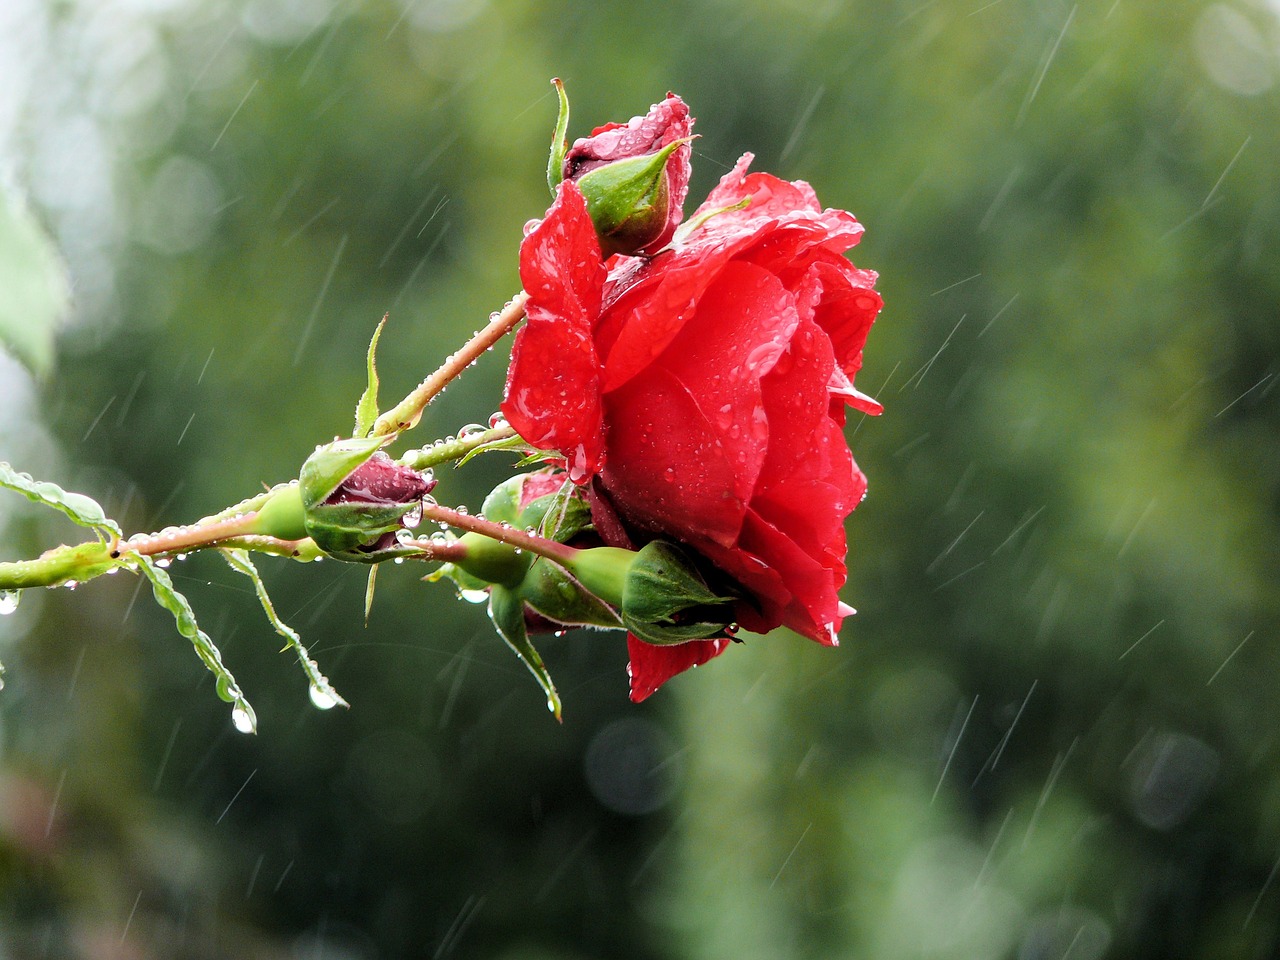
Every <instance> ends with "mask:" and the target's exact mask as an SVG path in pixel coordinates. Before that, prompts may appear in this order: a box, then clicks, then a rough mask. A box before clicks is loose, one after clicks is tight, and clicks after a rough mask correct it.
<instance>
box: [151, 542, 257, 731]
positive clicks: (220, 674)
mask: <svg viewBox="0 0 1280 960" xmlns="http://www.w3.org/2000/svg"><path fill="white" fill-rule="evenodd" d="M129 559H130V560H131V561H133V562H134V563H136V564H137V565H138V569H139V570H141V571H142V574H143V576H145V577H146V578H147V579H148V580H150V581H151V592H152V593H153V594H154V595H155V598H156V603H158V604H160V606H162V607H164V608H165V609H166V610H168V611H169V612H170V613H172V614H173V620H174V623H175V624H176V625H177V627H178V632H179V633H180V634H182V635H183V636H184V637H186V638H187V639H188V640H190V641H191V645H192V646H193V647H195V649H196V655H197V656H198V657H199V658H200V659H201V661H203V663H204V665H205V666H206V667H208V669H209V672H210V673H212V674H213V678H214V683H215V685H216V688H217V691H218V697H219V698H220V699H222V700H224V701H226V702H227V703H230V704H232V711H231V719H232V722H234V723H235V725H236V729H237V730H239V731H240V732H241V733H257V732H258V717H257V714H255V713H254V712H253V707H251V706H249V701H248V700H246V699H245V696H244V694H243V693H242V692H241V691H240V685H239V684H238V683H236V678H235V677H234V676H232V674H231V671H230V670H228V669H227V668H226V667H225V666H224V665H223V663H222V654H220V653H219V652H218V648H217V647H216V646H214V644H213V641H212V640H210V639H209V635H208V634H207V633H205V632H204V631H203V630H201V629H200V625H199V624H198V623H196V615H195V613H194V612H193V611H192V609H191V604H190V603H188V602H187V598H186V597H184V596H183V595H182V594H180V593H179V592H178V591H177V590H175V589H174V586H173V581H172V580H170V579H169V574H167V573H166V572H165V571H164V570H163V569H161V568H160V567H159V566H158V565H157V564H156V562H155V561H154V560H152V559H151V558H150V557H148V556H144V555H142V554H136V553H135V554H131V555H130V557H129Z"/></svg>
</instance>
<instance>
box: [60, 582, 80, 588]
mask: <svg viewBox="0 0 1280 960" xmlns="http://www.w3.org/2000/svg"><path fill="white" fill-rule="evenodd" d="M63 586H64V587H66V588H67V589H68V590H74V589H75V588H76V587H78V586H80V583H79V581H77V580H68V581H67V582H66V583H64V584H63Z"/></svg>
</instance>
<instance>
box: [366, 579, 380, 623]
mask: <svg viewBox="0 0 1280 960" xmlns="http://www.w3.org/2000/svg"><path fill="white" fill-rule="evenodd" d="M377 584H378V567H377V565H376V564H374V565H373V566H371V567H369V579H368V581H367V582H366V583H365V585H364V625H365V626H366V627H367V626H368V625H369V614H370V613H371V612H373V591H374V589H375V588H376V586H377Z"/></svg>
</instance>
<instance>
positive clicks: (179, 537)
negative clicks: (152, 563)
mask: <svg viewBox="0 0 1280 960" xmlns="http://www.w3.org/2000/svg"><path fill="white" fill-rule="evenodd" d="M257 517H258V515H257V513H256V512H254V513H246V514H242V515H241V516H238V517H231V518H230V519H227V520H219V521H217V522H215V523H206V524H197V525H195V526H191V527H180V528H178V529H177V530H173V531H170V532H161V533H155V534H151V535H149V536H148V537H146V538H145V539H143V540H136V539H131V540H122V541H120V542H119V543H118V544H116V550H117V551H119V552H122V553H123V552H132V553H140V554H142V555H143V556H147V557H150V556H154V555H155V554H158V553H181V552H183V551H184V550H199V549H201V548H203V547H211V546H213V545H214V544H216V543H219V542H220V541H222V540H230V539H232V538H233V537H243V536H246V535H248V534H251V533H253V525H254V521H255V520H257Z"/></svg>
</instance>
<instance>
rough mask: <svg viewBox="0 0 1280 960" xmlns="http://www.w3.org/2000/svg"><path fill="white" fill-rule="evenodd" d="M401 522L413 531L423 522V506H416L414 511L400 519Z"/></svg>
mask: <svg viewBox="0 0 1280 960" xmlns="http://www.w3.org/2000/svg"><path fill="white" fill-rule="evenodd" d="M400 522H401V523H403V524H404V525H405V526H406V527H408V528H409V529H410V530H412V529H413V528H414V527H416V526H417V525H418V524H420V523H421V522H422V504H420V503H419V504H415V505H414V507H413V509H412V510H410V511H409V512H408V513H406V514H405V515H404V516H403V517H401V518H400Z"/></svg>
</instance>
